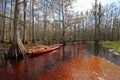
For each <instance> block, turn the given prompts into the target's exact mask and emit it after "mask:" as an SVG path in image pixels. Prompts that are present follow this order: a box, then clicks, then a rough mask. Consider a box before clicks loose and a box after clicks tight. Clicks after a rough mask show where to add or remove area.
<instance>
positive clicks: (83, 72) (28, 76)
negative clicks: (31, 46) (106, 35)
mask: <svg viewBox="0 0 120 80" xmlns="http://www.w3.org/2000/svg"><path fill="white" fill-rule="evenodd" d="M119 66H120V57H118V56H115V55H113V54H112V53H110V52H108V51H106V50H104V49H96V48H94V47H93V46H92V45H88V44H80V45H67V46H64V47H61V48H60V49H58V50H55V51H53V52H50V53H48V54H44V55H40V56H36V57H33V58H29V59H27V60H23V61H20V62H16V63H15V62H10V61H7V62H4V64H3V65H1V66H0V80H120V67H119Z"/></svg>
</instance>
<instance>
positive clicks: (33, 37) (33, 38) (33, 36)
mask: <svg viewBox="0 0 120 80" xmlns="http://www.w3.org/2000/svg"><path fill="white" fill-rule="evenodd" d="M34 2H35V1H34V0H33V1H32V43H35V26H34Z"/></svg>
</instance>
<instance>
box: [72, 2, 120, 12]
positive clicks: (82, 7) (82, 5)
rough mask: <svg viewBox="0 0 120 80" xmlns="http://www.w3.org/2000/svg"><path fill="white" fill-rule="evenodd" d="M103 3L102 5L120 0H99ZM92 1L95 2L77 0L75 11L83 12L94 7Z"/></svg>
mask: <svg viewBox="0 0 120 80" xmlns="http://www.w3.org/2000/svg"><path fill="white" fill-rule="evenodd" d="M98 1H100V2H101V3H102V5H107V4H111V3H113V2H115V3H118V2H120V1H119V0H98ZM92 3H94V0H76V1H75V2H74V3H73V11H75V12H78V11H79V12H81V11H83V12H84V11H86V10H88V9H92Z"/></svg>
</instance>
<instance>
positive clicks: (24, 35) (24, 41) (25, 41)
mask: <svg viewBox="0 0 120 80" xmlns="http://www.w3.org/2000/svg"><path fill="white" fill-rule="evenodd" d="M26 7H27V2H26V0H24V31H23V44H27V34H26Z"/></svg>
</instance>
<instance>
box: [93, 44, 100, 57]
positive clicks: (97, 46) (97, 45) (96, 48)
mask: <svg viewBox="0 0 120 80" xmlns="http://www.w3.org/2000/svg"><path fill="white" fill-rule="evenodd" d="M99 48H100V45H99V43H95V45H94V54H95V55H98V54H99Z"/></svg>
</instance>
